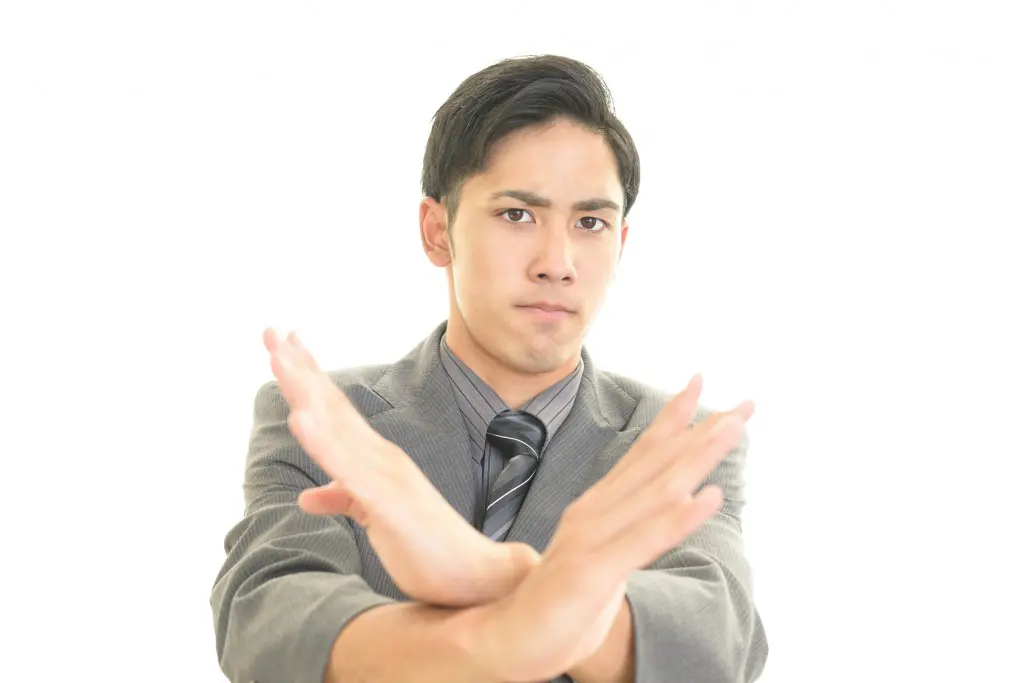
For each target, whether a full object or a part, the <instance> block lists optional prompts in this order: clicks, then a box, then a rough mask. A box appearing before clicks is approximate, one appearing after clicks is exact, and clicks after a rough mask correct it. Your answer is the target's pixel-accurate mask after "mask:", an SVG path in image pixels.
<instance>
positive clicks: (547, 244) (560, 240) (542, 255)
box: [530, 227, 577, 284]
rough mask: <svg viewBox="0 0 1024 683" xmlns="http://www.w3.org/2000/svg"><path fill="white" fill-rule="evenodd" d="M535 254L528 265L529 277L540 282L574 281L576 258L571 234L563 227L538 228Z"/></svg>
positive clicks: (569, 282)
mask: <svg viewBox="0 0 1024 683" xmlns="http://www.w3.org/2000/svg"><path fill="white" fill-rule="evenodd" d="M538 233H539V237H538V240H539V244H538V246H537V255H536V257H535V258H534V260H533V263H532V264H531V265H530V278H531V279H533V280H538V281H541V282H545V281H546V282H551V283H556V284H557V283H564V284H571V283H573V282H575V281H576V278H577V272H576V259H575V254H574V253H573V243H572V236H571V235H570V234H568V231H566V230H565V229H564V228H561V227H559V228H553V229H549V230H540V231H538Z"/></svg>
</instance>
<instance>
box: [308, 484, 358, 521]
mask: <svg viewBox="0 0 1024 683" xmlns="http://www.w3.org/2000/svg"><path fill="white" fill-rule="evenodd" d="M351 506H352V496H351V494H349V493H348V492H347V491H346V490H345V489H343V488H342V487H341V486H340V485H339V484H338V482H336V481H332V482H331V483H330V484H327V485H326V486H319V487H317V488H313V489H306V490H305V491H303V492H302V493H300V494H299V507H300V508H302V510H303V511H304V512H307V513H309V514H311V515H345V514H348V511H349V508H350V507H351Z"/></svg>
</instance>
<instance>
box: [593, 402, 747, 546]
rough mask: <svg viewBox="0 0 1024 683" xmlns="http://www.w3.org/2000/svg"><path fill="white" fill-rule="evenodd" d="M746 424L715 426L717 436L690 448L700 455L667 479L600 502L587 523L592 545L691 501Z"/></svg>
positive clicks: (735, 422) (734, 419) (687, 460)
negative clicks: (697, 451) (623, 495)
mask: <svg viewBox="0 0 1024 683" xmlns="http://www.w3.org/2000/svg"><path fill="white" fill-rule="evenodd" d="M742 424H743V423H742V422H741V421H740V420H739V418H737V417H729V418H727V419H725V420H722V421H721V422H719V423H718V424H717V425H716V426H715V429H716V431H715V433H713V434H709V435H708V436H707V437H705V438H704V439H702V440H701V442H699V443H694V444H692V445H691V446H690V448H693V449H699V451H700V452H699V453H697V454H696V455H693V456H691V457H689V458H687V457H686V456H685V455H684V456H683V458H681V459H680V463H681V465H680V466H679V467H676V468H671V469H669V470H666V473H665V475H664V476H661V477H658V478H656V479H652V480H649V481H648V482H646V484H645V486H643V487H642V488H641V489H638V490H636V491H634V492H633V493H632V495H630V496H628V497H622V498H619V499H617V500H616V501H615V502H614V503H612V504H607V503H606V502H605V500H604V499H602V500H599V501H596V502H595V504H593V505H592V506H590V508H589V509H588V510H587V513H586V514H587V519H586V520H584V522H583V523H584V524H585V525H586V526H589V527H591V529H592V531H591V533H592V534H593V538H592V541H590V542H593V543H597V544H600V543H608V542H611V540H612V539H613V538H615V537H617V536H619V535H620V534H623V533H628V530H629V529H631V528H634V527H639V526H642V525H643V524H645V523H646V520H652V519H655V518H657V517H658V515H659V514H664V511H665V510H666V509H667V508H674V507H678V506H679V505H681V504H684V503H686V501H688V500H690V499H691V498H692V497H693V493H694V491H695V489H696V488H697V486H699V485H700V484H701V483H702V482H703V481H704V480H705V479H706V478H707V472H710V470H711V469H713V468H714V466H715V465H716V464H717V463H718V462H719V461H720V460H721V459H722V458H723V457H725V454H727V453H728V452H729V451H730V450H732V448H733V445H734V443H735V441H736V440H737V439H738V438H739V434H740V431H741V429H742ZM684 465H686V466H684Z"/></svg>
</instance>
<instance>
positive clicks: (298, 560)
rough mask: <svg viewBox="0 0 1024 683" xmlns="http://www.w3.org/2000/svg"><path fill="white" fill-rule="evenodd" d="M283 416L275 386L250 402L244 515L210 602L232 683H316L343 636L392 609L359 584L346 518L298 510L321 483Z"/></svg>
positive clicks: (223, 661) (233, 534)
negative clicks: (352, 625)
mask: <svg viewBox="0 0 1024 683" xmlns="http://www.w3.org/2000/svg"><path fill="white" fill-rule="evenodd" d="M288 411H289V406H288V404H287V402H286V401H285V400H284V398H283V396H282V395H281V393H280V390H279V389H278V387H277V384H276V383H275V382H270V383H268V384H265V385H263V386H262V387H261V388H260V389H259V391H258V392H257V393H256V400H255V408H254V417H253V428H252V433H251V436H250V442H249V452H248V455H247V457H246V462H245V474H244V484H243V491H244V494H245V512H244V516H243V518H242V520H241V521H239V522H238V523H237V524H236V525H235V526H233V527H232V528H231V529H230V530H229V531H228V533H227V536H226V538H225V541H224V549H225V552H226V554H227V557H226V559H225V561H224V563H223V566H222V567H221V569H220V572H219V573H218V575H217V577H216V580H215V583H214V586H213V590H212V594H211V598H210V605H211V607H212V609H213V621H214V630H215V634H216V647H217V656H218V658H219V660H220V667H221V670H222V671H223V672H224V674H225V675H226V676H227V677H228V679H229V680H231V681H233V682H234V683H249V681H259V682H260V683H283V682H284V681H288V682H289V683H322V681H323V676H324V669H325V668H326V665H327V660H328V657H329V655H330V651H331V647H332V645H333V643H334V641H335V639H336V638H337V636H338V634H339V633H340V632H341V629H342V628H344V627H345V625H346V624H347V623H348V622H349V621H350V620H352V619H353V618H355V617H356V616H358V615H359V614H360V613H362V612H363V611H365V610H367V609H370V608H372V607H375V606H378V605H382V604H386V603H390V602H394V601H393V600H392V599H390V598H388V597H385V596H382V595H379V594H377V593H375V592H374V591H373V590H372V589H371V588H370V586H369V585H368V584H367V583H366V582H365V581H364V580H363V578H362V577H361V576H360V559H359V551H358V548H357V547H356V542H355V537H354V534H353V531H352V528H351V526H350V525H349V523H348V521H347V520H346V518H344V517H341V516H318V515H309V514H306V513H305V512H303V511H302V510H301V509H300V508H299V507H298V495H299V493H300V492H301V491H302V490H303V489H306V488H310V487H314V486H321V485H324V484H326V483H327V482H328V479H327V477H326V475H325V474H324V473H323V471H322V470H320V468H319V467H317V466H316V465H315V463H313V461H312V460H311V459H310V458H309V456H308V455H306V453H305V452H304V451H303V450H302V448H301V446H299V444H298V442H297V441H296V440H295V439H294V437H293V436H292V435H291V432H290V431H289V429H288V425H287V422H286V418H287V415H288Z"/></svg>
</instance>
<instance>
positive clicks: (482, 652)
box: [445, 602, 508, 683]
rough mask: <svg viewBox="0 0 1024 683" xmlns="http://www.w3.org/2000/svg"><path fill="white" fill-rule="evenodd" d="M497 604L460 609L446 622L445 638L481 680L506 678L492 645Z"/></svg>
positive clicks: (495, 680)
mask: <svg viewBox="0 0 1024 683" xmlns="http://www.w3.org/2000/svg"><path fill="white" fill-rule="evenodd" d="M499 605H500V602H499V603H488V604H485V605H477V606H475V607H467V608H464V609H461V610H459V611H458V612H457V613H455V614H454V615H453V616H452V618H451V619H450V620H448V622H447V623H446V633H445V639H446V640H447V641H448V642H449V643H451V644H452V646H453V647H454V648H455V650H456V651H457V652H458V653H459V656H460V657H463V658H465V660H466V661H467V662H469V663H470V665H471V666H472V668H474V669H475V670H477V671H478V672H479V674H480V680H481V681H494V682H495V683H498V682H500V681H507V680H508V677H507V676H505V675H504V672H503V671H502V662H501V660H500V658H499V656H498V655H499V653H500V652H501V651H500V650H499V649H496V648H494V647H493V646H492V643H493V642H494V639H495V634H494V623H495V618H496V614H495V613H496V610H497V609H499Z"/></svg>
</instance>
